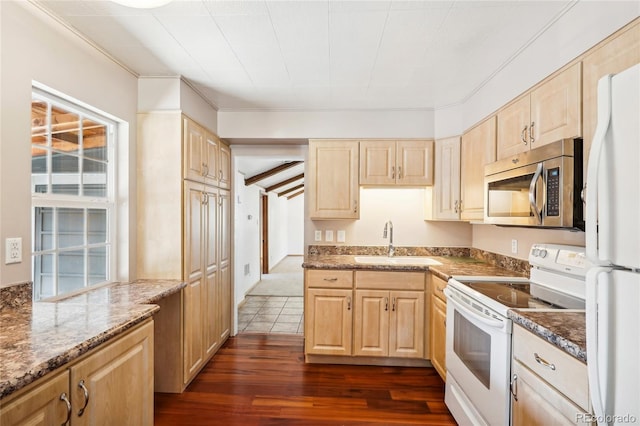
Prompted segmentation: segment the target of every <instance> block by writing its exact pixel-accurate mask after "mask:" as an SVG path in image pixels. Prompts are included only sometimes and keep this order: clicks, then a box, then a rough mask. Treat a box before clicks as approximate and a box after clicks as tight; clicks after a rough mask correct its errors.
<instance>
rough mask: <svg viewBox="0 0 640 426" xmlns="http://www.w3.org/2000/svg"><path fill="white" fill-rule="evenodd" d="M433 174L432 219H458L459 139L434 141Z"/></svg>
mask: <svg viewBox="0 0 640 426" xmlns="http://www.w3.org/2000/svg"><path fill="white" fill-rule="evenodd" d="M435 174H436V178H435V181H436V182H435V194H434V197H433V203H434V206H433V215H434V219H438V220H443V219H444V220H458V219H460V208H459V204H460V137H454V138H447V139H441V140H437V141H436V164H435Z"/></svg>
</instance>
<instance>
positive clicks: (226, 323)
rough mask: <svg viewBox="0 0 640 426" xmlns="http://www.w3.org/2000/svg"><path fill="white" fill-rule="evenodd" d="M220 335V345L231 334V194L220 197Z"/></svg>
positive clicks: (220, 192)
mask: <svg viewBox="0 0 640 426" xmlns="http://www.w3.org/2000/svg"><path fill="white" fill-rule="evenodd" d="M218 197H219V198H218V204H219V213H218V231H217V233H218V244H219V256H218V271H219V272H218V318H219V319H218V323H219V327H218V335H219V341H220V343H222V342H224V341H225V340H226V339H227V337H229V335H230V333H231V305H232V301H231V194H230V192H229V191H224V190H220V191H219V195H218Z"/></svg>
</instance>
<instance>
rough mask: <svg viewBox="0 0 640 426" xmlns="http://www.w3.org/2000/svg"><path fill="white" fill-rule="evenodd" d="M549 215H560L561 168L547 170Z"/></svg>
mask: <svg viewBox="0 0 640 426" xmlns="http://www.w3.org/2000/svg"><path fill="white" fill-rule="evenodd" d="M547 216H560V168H558V167H555V168H553V169H549V170H547Z"/></svg>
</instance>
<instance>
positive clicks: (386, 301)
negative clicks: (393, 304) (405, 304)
mask: <svg viewBox="0 0 640 426" xmlns="http://www.w3.org/2000/svg"><path fill="white" fill-rule="evenodd" d="M384 310H385V311H388V310H389V298H388V297H385V298H384Z"/></svg>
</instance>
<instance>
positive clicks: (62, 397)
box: [60, 392, 71, 426]
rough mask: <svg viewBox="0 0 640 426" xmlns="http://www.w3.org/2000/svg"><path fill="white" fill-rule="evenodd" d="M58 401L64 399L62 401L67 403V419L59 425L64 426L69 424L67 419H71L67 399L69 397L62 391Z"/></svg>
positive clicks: (69, 405) (69, 403)
mask: <svg viewBox="0 0 640 426" xmlns="http://www.w3.org/2000/svg"><path fill="white" fill-rule="evenodd" d="M60 401H64V403H65V404H66V405H67V419H66V420H65V421H64V423H62V425H61V426H66V425H68V424H69V420H71V401H69V397H68V396H67V394H66V393H64V392H62V395H60Z"/></svg>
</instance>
